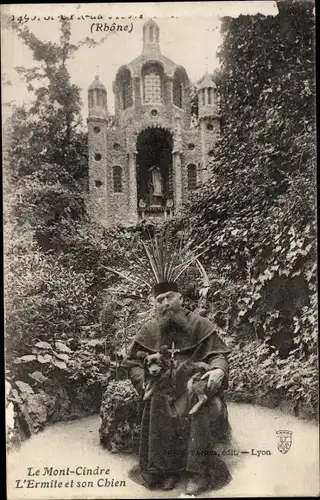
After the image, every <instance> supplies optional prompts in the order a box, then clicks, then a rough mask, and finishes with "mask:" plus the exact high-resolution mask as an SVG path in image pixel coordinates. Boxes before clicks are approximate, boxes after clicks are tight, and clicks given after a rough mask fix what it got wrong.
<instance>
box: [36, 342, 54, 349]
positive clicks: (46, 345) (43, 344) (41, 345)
mask: <svg viewBox="0 0 320 500" xmlns="http://www.w3.org/2000/svg"><path fill="white" fill-rule="evenodd" d="M34 346H35V347H38V349H52V347H51V345H50V344H49V343H48V342H37V343H36V344H35V345H34Z"/></svg>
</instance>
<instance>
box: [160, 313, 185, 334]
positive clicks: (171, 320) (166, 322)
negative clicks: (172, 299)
mask: <svg viewBox="0 0 320 500" xmlns="http://www.w3.org/2000/svg"><path fill="white" fill-rule="evenodd" d="M157 320H158V323H159V326H160V333H161V334H162V335H163V334H167V335H169V336H170V337H171V338H172V335H174V334H178V335H179V334H181V333H187V332H189V323H188V318H187V316H186V314H185V312H184V311H183V310H182V309H180V310H179V311H173V310H172V309H170V310H168V311H166V312H165V313H163V314H157Z"/></svg>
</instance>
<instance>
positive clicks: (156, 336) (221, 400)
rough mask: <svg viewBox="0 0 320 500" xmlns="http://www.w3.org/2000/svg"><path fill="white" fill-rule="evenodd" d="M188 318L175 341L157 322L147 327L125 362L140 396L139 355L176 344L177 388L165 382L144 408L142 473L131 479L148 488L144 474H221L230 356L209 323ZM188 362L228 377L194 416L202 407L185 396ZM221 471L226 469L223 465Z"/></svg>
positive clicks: (141, 445) (141, 374)
mask: <svg viewBox="0 0 320 500" xmlns="http://www.w3.org/2000/svg"><path fill="white" fill-rule="evenodd" d="M185 312H186V316H187V319H188V330H187V331H184V332H183V333H182V332H181V331H180V332H179V331H171V332H170V335H168V334H161V331H160V327H159V324H158V322H157V320H152V321H149V322H148V323H146V325H144V327H143V328H142V329H141V331H140V332H139V333H138V335H137V336H136V337H135V339H134V342H133V345H132V346H131V349H130V352H129V356H128V360H127V361H126V362H124V366H127V367H129V376H130V378H131V380H132V383H133V384H134V386H135V388H136V390H137V391H138V393H139V394H141V393H142V384H143V368H142V364H141V362H140V361H135V355H136V353H137V351H139V350H144V351H148V352H149V353H154V352H156V351H157V350H158V349H159V347H160V346H162V345H168V347H169V348H170V349H171V348H172V342H174V348H175V349H179V352H176V353H175V354H174V359H175V367H176V369H175V376H174V382H172V381H171V382H169V383H168V382H167V381H164V385H163V386H162V387H161V386H160V390H157V392H156V393H155V394H153V396H152V398H151V399H150V400H149V401H146V402H145V404H144V408H143V413H142V419H141V434H140V450H139V459H140V460H139V465H140V467H139V471H138V469H137V470H135V471H134V472H133V474H131V478H132V479H133V480H135V481H137V482H140V483H141V484H145V481H143V477H142V476H141V471H142V473H143V472H148V473H158V474H164V475H167V474H170V473H178V472H183V471H188V472H194V473H201V474H206V475H209V474H210V472H214V470H215V469H217V466H218V465H219V466H220V469H221V461H220V460H219V459H217V457H216V456H215V454H214V446H215V444H216V443H217V442H218V441H221V440H224V439H225V438H227V436H228V433H229V430H230V427H229V422H228V413H227V407H226V404H225V396H224V391H225V389H227V387H228V362H227V358H226V355H227V354H228V353H229V352H230V350H229V349H228V348H227V346H226V345H225V343H224V342H223V340H222V339H221V338H220V337H219V335H218V334H217V332H216V329H215V327H214V325H213V324H212V323H211V322H210V321H209V320H208V319H206V318H203V317H201V316H198V315H196V314H193V313H190V312H188V311H185ZM186 360H189V361H203V362H206V363H208V364H209V365H210V368H211V369H214V368H220V369H221V370H223V372H224V374H225V376H224V380H223V383H222V386H221V390H220V391H219V393H218V394H215V395H209V401H208V403H206V404H205V405H204V406H203V407H201V408H200V409H199V411H198V412H197V413H195V414H193V415H191V416H190V415H189V410H190V409H191V407H192V406H193V404H194V403H195V402H197V398H196V396H194V395H193V396H192V395H190V394H188V393H187V391H186V383H187V381H188V379H189V377H190V373H189V372H188V371H186V370H185V369H184V367H183V364H182V363H183V362H184V361H186ZM222 465H223V466H224V464H223V463H222ZM224 467H225V466H224ZM222 468H223V467H222ZM139 474H140V475H139ZM223 475H224V479H223V481H226V478H227V477H228V479H229V473H228V471H227V470H224V471H223ZM220 476H221V470H220ZM223 481H222V482H223ZM145 485H146V484H145Z"/></svg>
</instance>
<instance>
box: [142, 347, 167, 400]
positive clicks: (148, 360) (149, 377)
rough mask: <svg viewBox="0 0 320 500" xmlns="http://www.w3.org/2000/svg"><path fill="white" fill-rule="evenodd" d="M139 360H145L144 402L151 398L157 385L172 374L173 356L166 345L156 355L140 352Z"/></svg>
mask: <svg viewBox="0 0 320 500" xmlns="http://www.w3.org/2000/svg"><path fill="white" fill-rule="evenodd" d="M136 356H137V358H138V359H142V360H143V367H144V383H143V389H144V396H143V401H147V400H148V399H150V398H151V396H152V394H153V393H154V391H155V389H156V387H157V385H158V384H159V382H160V381H162V380H164V379H165V378H166V377H168V376H169V375H170V373H171V356H170V353H169V348H168V346H166V345H163V346H161V347H160V349H159V351H158V352H156V353H155V354H148V353H147V352H145V351H138V352H137V355H136Z"/></svg>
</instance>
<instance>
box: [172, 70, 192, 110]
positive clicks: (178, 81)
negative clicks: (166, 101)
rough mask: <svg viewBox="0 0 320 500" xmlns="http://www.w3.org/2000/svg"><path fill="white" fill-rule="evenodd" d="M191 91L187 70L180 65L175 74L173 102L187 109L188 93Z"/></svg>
mask: <svg viewBox="0 0 320 500" xmlns="http://www.w3.org/2000/svg"><path fill="white" fill-rule="evenodd" d="M188 91H189V78H188V75H187V72H186V70H185V69H184V68H183V67H182V66H179V67H178V68H177V69H176V70H175V72H174V75H173V83H172V102H173V104H174V105H175V106H177V107H178V108H180V109H185V104H186V93H187V92H188Z"/></svg>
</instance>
